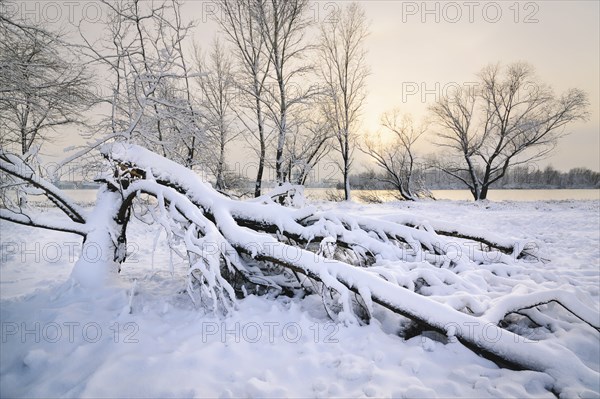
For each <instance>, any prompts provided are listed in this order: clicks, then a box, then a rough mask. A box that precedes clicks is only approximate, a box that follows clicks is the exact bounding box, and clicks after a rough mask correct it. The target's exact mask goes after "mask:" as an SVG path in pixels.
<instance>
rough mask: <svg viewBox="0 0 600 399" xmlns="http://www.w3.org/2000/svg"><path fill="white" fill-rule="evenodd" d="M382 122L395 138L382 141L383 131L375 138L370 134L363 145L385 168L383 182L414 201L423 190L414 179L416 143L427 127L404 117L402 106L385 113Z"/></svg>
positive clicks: (408, 117) (365, 150)
mask: <svg viewBox="0 0 600 399" xmlns="http://www.w3.org/2000/svg"><path fill="white" fill-rule="evenodd" d="M381 125H382V126H383V127H384V128H385V129H386V130H387V131H389V132H390V133H392V135H393V137H392V140H391V141H390V142H384V141H382V138H381V133H379V134H377V135H376V136H375V137H367V138H366V139H365V141H364V145H363V146H361V147H359V148H360V150H361V151H362V152H363V153H365V154H367V155H368V156H369V157H371V158H372V159H373V160H375V162H376V163H377V165H378V166H379V167H380V168H382V169H383V170H384V172H385V175H384V176H385V178H384V179H383V181H385V182H387V183H390V184H391V185H392V186H394V188H395V189H396V190H398V193H399V195H400V198H402V199H404V200H410V201H414V200H416V199H417V198H418V196H419V194H421V193H422V191H423V188H422V187H419V186H418V185H416V184H415V181H414V170H415V166H416V155H415V149H414V145H415V143H416V142H417V141H418V140H419V138H421V136H423V134H424V133H425V132H426V127H425V126H417V125H416V124H415V122H414V121H413V119H412V117H411V116H410V115H404V116H403V115H402V114H401V113H400V111H399V110H398V109H394V110H393V111H388V112H386V113H384V114H383V115H382V116H381Z"/></svg>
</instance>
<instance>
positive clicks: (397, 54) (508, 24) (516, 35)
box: [20, 0, 600, 171]
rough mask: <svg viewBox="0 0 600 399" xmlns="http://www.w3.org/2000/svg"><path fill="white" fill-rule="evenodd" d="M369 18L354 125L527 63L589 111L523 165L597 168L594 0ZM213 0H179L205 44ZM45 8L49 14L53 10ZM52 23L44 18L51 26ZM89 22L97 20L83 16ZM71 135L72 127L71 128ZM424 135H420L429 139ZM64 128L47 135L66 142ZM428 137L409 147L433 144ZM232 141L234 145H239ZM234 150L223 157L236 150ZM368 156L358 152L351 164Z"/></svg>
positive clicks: (383, 13) (86, 5)
mask: <svg viewBox="0 0 600 399" xmlns="http://www.w3.org/2000/svg"><path fill="white" fill-rule="evenodd" d="M359 3H360V4H361V5H362V7H363V8H364V10H365V12H366V15H367V18H368V19H369V21H370V31H371V34H370V35H369V37H368V38H367V40H366V42H365V47H366V49H367V50H368V53H367V63H368V64H369V67H370V71H371V74H370V76H369V79H368V95H367V101H366V104H365V107H364V110H363V120H362V126H361V131H362V132H376V131H377V130H378V129H380V127H379V118H380V115H381V114H382V113H383V112H384V111H386V110H390V109H392V108H396V107H397V108H399V109H400V110H401V111H402V112H405V113H411V114H412V115H413V116H414V118H415V119H416V120H420V119H422V118H425V117H426V115H427V108H428V106H429V105H431V104H432V103H433V102H435V101H436V99H438V98H439V97H440V96H441V95H442V94H443V93H444V92H445V90H447V89H448V88H452V87H453V86H456V85H461V84H464V82H473V81H474V80H475V74H476V73H477V72H478V71H479V70H480V69H481V68H483V67H484V66H486V65H487V64H489V63H497V62H501V63H502V64H508V63H511V62H515V61H525V62H528V63H530V64H531V65H532V66H533V67H534V68H535V70H536V73H537V76H538V77H539V78H540V80H541V81H543V82H545V83H548V84H550V85H551V86H552V87H553V88H554V89H555V91H556V93H561V92H563V91H565V90H566V89H569V88H579V89H583V90H584V91H586V92H587V94H588V96H589V100H590V109H589V111H590V118H589V120H588V121H586V122H577V123H575V124H573V125H571V126H570V127H569V129H568V131H569V132H570V134H569V135H568V136H567V137H564V138H562V139H561V140H560V142H559V145H558V147H557V148H556V150H555V151H554V152H553V153H552V155H551V156H549V157H548V158H547V159H544V160H541V161H537V162H536V163H535V165H532V168H544V167H545V166H546V165H552V166H553V167H555V168H557V169H560V170H568V169H570V168H574V167H587V168H590V169H592V170H596V171H600V121H599V109H600V106H599V105H600V81H599V79H600V78H599V76H600V27H599V24H600V22H599V21H600V2H598V1H457V2H451V1H441V2H438V1H360V2H359ZM343 4H344V2H332V1H315V2H313V3H312V4H311V6H310V16H311V18H312V19H313V20H314V22H316V23H320V22H322V21H323V19H324V18H326V17H327V15H328V12H329V11H331V10H332V9H335V8H338V7H340V6H342V5H343ZM20 6H21V7H22V10H24V11H25V12H28V13H30V14H31V13H33V14H35V13H38V14H41V15H42V17H44V16H45V17H46V18H51V16H52V15H54V14H56V10H58V11H59V12H61V13H62V19H60V20H59V19H58V18H54V19H51V21H53V20H56V21H57V22H55V23H56V24H58V25H60V24H62V23H64V20H65V18H66V19H70V20H75V21H76V20H77V19H78V18H79V19H80V18H81V17H82V16H83V17H84V18H87V20H88V21H89V20H93V19H94V18H95V17H94V15H95V14H97V12H98V10H99V8H98V7H97V6H96V3H94V2H93V1H82V2H76V1H70V0H64V1H63V0H58V1H50V0H44V1H39V2H36V1H32V0H29V1H26V2H21V3H20ZM213 12H215V7H214V4H213V3H212V2H211V1H206V0H196V1H193V0H188V1H187V2H186V5H185V16H186V17H188V18H193V19H195V20H196V21H197V28H196V29H195V31H194V39H195V40H196V42H197V43H198V44H199V45H200V46H201V47H205V48H206V47H208V46H209V45H210V43H211V41H212V40H213V38H214V37H215V35H217V27H216V25H215V24H214V23H213V22H211V19H210V16H211V13H213ZM53 13H54V14H53ZM51 25H52V24H51ZM87 26H88V29H90V33H91V34H92V35H93V33H94V32H92V31H93V30H95V29H97V28H98V24H93V23H91V24H88V25H87ZM73 134H76V133H73ZM431 137H432V136H429V138H431ZM73 140H76V139H75V138H73V137H70V134H66V135H63V137H62V140H59V141H57V142H56V143H54V145H55V146H56V148H59V147H61V146H62V144H64V143H62V142H68V143H69V144H72V142H73ZM430 141H431V140H430V139H428V138H427V137H426V138H425V139H424V140H422V142H421V143H420V145H419V147H418V150H419V151H421V152H422V153H427V152H431V151H435V150H436V147H435V146H433V145H432V144H431V143H430ZM238 148H241V146H238ZM237 151H238V152H236V151H234V152H233V153H232V156H231V160H230V161H231V162H235V161H236V160H237V159H239V158H243V157H244V156H243V152H244V150H239V149H238V150H237ZM366 163H368V160H367V159H365V158H364V157H363V156H361V155H360V154H359V153H358V152H357V162H356V164H357V166H358V167H357V170H360V169H362V168H364V166H365V164H366Z"/></svg>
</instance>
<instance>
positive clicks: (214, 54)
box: [197, 39, 237, 190]
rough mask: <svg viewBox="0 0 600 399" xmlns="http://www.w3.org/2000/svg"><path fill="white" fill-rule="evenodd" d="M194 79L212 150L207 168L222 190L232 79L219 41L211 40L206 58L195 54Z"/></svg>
mask: <svg viewBox="0 0 600 399" xmlns="http://www.w3.org/2000/svg"><path fill="white" fill-rule="evenodd" d="M197 65H198V72H200V74H201V75H200V76H199V77H198V78H197V81H198V85H199V86H200V91H201V93H202V99H201V107H202V110H203V115H204V120H205V121H206V122H205V124H206V141H207V143H208V144H209V147H210V149H214V150H215V153H214V156H213V157H212V158H213V159H214V162H209V165H208V167H209V168H210V169H211V171H212V172H213V174H214V176H215V178H216V188H217V189H218V190H223V189H225V188H226V187H225V181H224V173H225V171H226V169H227V168H226V160H225V147H226V146H227V144H228V143H229V142H231V141H232V140H234V139H235V138H236V136H237V135H236V134H234V131H233V129H234V126H233V119H232V116H233V115H232V106H233V104H232V101H233V95H234V92H233V90H232V89H234V88H235V85H234V82H233V61H232V59H231V57H229V56H228V55H227V54H226V52H225V48H224V46H223V44H222V43H221V42H219V40H218V39H215V41H214V42H213V45H212V47H211V50H210V52H209V54H208V60H206V59H205V58H204V57H203V56H201V55H200V54H198V57H197Z"/></svg>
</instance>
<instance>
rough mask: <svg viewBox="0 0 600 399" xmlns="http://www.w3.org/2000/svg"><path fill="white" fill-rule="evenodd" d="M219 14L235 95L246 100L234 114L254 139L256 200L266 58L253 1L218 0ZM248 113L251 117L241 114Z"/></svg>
mask: <svg viewBox="0 0 600 399" xmlns="http://www.w3.org/2000/svg"><path fill="white" fill-rule="evenodd" d="M218 4H219V6H220V12H218V13H215V15H214V16H215V18H216V20H217V22H218V23H219V25H220V26H221V30H222V31H223V33H224V34H225V37H227V39H228V40H229V41H230V42H231V43H232V44H233V46H234V48H235V50H236V51H235V53H236V55H237V60H238V64H239V69H240V70H239V72H238V74H237V76H236V80H237V81H239V84H238V86H237V88H238V90H239V92H240V93H241V94H244V96H245V97H248V99H249V100H248V101H243V102H242V103H241V104H240V107H236V112H237V114H238V116H239V119H240V122H241V123H242V124H243V125H244V126H245V127H246V130H247V132H248V133H249V134H250V135H251V136H252V137H254V138H255V139H257V140H258V144H259V148H258V150H257V155H258V168H257V173H256V180H255V185H254V196H255V197H259V196H260V195H261V190H262V180H263V174H264V170H265V162H266V154H267V143H268V139H269V134H268V132H267V131H266V127H265V111H264V104H263V103H264V101H265V100H264V99H265V84H266V80H267V77H268V76H269V66H270V59H269V57H268V56H265V55H264V51H265V40H264V37H263V35H262V33H261V30H260V25H259V23H258V22H257V20H256V0H239V1H235V2H233V1H228V0H218ZM246 109H248V110H249V112H250V114H251V116H250V117H248V116H247V115H246V113H245V112H244V111H245V110H246Z"/></svg>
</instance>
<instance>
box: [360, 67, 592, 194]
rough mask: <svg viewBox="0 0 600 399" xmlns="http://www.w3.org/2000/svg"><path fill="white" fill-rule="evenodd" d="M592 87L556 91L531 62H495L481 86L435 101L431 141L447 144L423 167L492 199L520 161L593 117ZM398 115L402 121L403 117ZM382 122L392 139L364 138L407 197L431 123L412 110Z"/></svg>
mask: <svg viewBox="0 0 600 399" xmlns="http://www.w3.org/2000/svg"><path fill="white" fill-rule="evenodd" d="M587 109H588V99H587V95H586V93H584V92H583V91H581V90H578V89H570V90H568V91H567V92H565V93H563V94H561V95H559V96H557V95H555V94H554V93H553V91H552V89H551V88H550V87H549V86H547V85H546V84H544V83H543V82H541V81H540V80H539V79H537V78H536V77H535V74H534V70H533V68H532V67H531V66H530V65H528V64H525V63H513V64H509V65H507V66H504V67H502V66H501V65H500V64H495V65H489V66H487V67H485V68H484V69H483V70H482V71H481V72H480V73H479V74H478V84H477V85H475V86H472V85H469V86H467V85H465V86H461V87H458V88H457V89H456V90H452V91H449V92H448V93H446V95H445V96H443V97H442V98H441V99H440V100H439V101H437V102H436V103H435V104H433V105H431V106H430V118H429V124H430V126H431V127H430V128H429V130H431V131H432V132H433V133H434V135H433V137H432V139H431V141H432V142H433V143H434V144H435V145H437V146H439V147H441V148H442V150H443V153H442V154H443V155H442V156H441V157H437V161H436V162H435V164H428V165H426V166H425V167H423V164H427V161H426V160H424V159H421V160H420V162H421V168H422V169H423V168H436V169H438V170H441V171H442V172H444V173H446V174H448V175H449V176H452V177H453V178H455V179H456V180H458V181H459V182H461V183H462V184H463V185H464V186H466V187H467V188H468V189H469V190H470V191H471V193H472V195H473V198H474V199H475V200H483V199H486V197H487V193H488V190H489V188H490V187H491V186H492V185H493V184H494V183H497V182H499V181H501V179H502V178H503V177H504V176H506V174H507V172H508V171H509V168H510V167H517V166H518V165H524V164H527V163H529V162H532V161H536V160H539V159H542V158H544V157H545V156H546V155H548V154H549V153H550V152H551V151H552V150H553V149H554V148H555V146H556V145H557V142H558V139H559V138H560V137H562V136H564V135H565V134H566V133H567V130H566V129H565V128H566V127H567V125H569V124H570V123H572V122H575V121H578V120H585V119H586V117H587V115H588V111H587ZM399 121H400V122H399ZM381 124H382V126H383V127H384V128H385V129H387V130H388V131H391V132H393V133H394V137H393V138H392V140H391V142H387V143H382V142H381V140H379V139H377V138H376V137H370V138H367V139H365V142H364V146H363V148H362V151H363V152H365V153H366V154H368V155H369V156H370V157H371V158H372V159H373V160H375V162H376V163H377V165H378V166H380V167H381V168H382V169H383V171H384V173H385V176H386V179H385V180H386V181H387V182H389V183H391V184H392V185H393V186H394V187H395V188H396V189H397V190H398V191H399V193H400V195H401V197H402V198H404V199H408V200H411V199H415V198H416V197H417V196H418V195H415V193H413V187H412V186H411V180H412V177H413V171H414V167H415V162H416V155H415V151H414V144H415V142H416V141H417V140H418V139H419V138H420V137H421V136H422V135H423V133H424V131H425V130H426V129H424V128H418V127H415V126H413V122H412V120H411V119H410V117H409V116H406V115H405V116H404V117H401V116H400V115H399V113H398V111H394V112H392V113H386V114H384V115H383V117H382V122H381Z"/></svg>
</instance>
